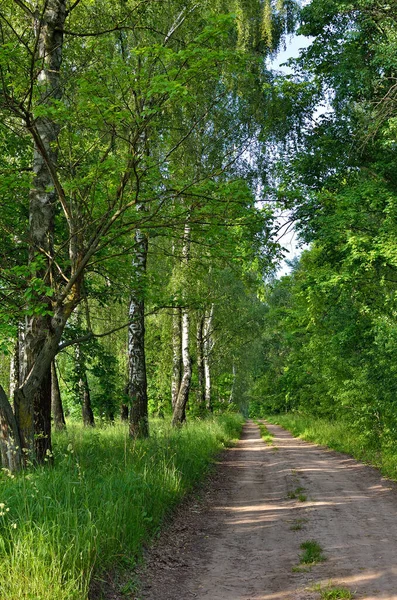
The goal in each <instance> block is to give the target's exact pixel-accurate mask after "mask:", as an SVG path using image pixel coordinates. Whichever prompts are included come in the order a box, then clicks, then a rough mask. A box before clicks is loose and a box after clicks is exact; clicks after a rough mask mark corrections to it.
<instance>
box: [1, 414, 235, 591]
mask: <svg viewBox="0 0 397 600" xmlns="http://www.w3.org/2000/svg"><path fill="white" fill-rule="evenodd" d="M241 425H242V418H241V417H240V416H238V415H227V416H226V415H225V416H222V417H218V418H214V419H211V420H206V421H198V422H193V423H191V424H189V425H188V426H186V427H183V428H182V429H180V430H172V429H171V428H170V427H169V426H168V425H167V424H166V423H165V422H164V421H162V420H158V421H156V422H154V423H152V424H151V426H152V436H151V438H150V439H149V440H143V441H137V442H136V441H135V442H134V441H131V440H130V439H129V438H128V430H127V426H125V425H122V424H117V425H114V426H108V427H106V428H101V429H84V428H83V427H82V426H80V425H79V424H74V423H69V424H68V431H67V432H66V433H58V434H57V435H56V436H55V440H54V456H55V467H54V468H38V469H36V470H34V471H30V472H26V473H22V474H21V475H18V476H15V477H14V476H10V474H9V473H8V472H7V471H5V470H3V471H2V474H1V476H0V532H1V536H0V598H7V600H25V599H26V600H33V599H34V600H38V599H40V600H54V599H56V600H84V599H85V598H86V596H87V591H88V585H89V582H90V578H91V575H92V572H93V570H94V569H95V572H96V573H100V572H101V571H103V570H104V569H106V568H109V567H110V566H112V565H114V564H115V563H117V564H118V565H121V566H123V565H124V566H127V565H132V564H134V562H135V561H136V560H137V558H138V557H139V554H140V551H141V548H142V543H143V542H144V541H147V540H148V539H150V537H152V536H153V535H154V534H155V533H156V532H157V531H158V529H159V527H160V525H161V522H162V520H163V518H164V516H165V514H166V513H167V512H169V511H170V510H171V509H172V507H173V506H175V504H176V503H177V502H178V501H179V500H180V499H181V497H182V496H183V495H184V494H185V493H186V492H187V491H189V490H190V489H191V488H192V487H193V486H194V485H195V484H196V483H197V482H198V481H199V480H200V479H201V478H202V477H204V476H205V474H206V473H207V472H208V470H209V468H210V467H211V463H212V462H213V458H214V456H215V455H216V453H217V452H218V451H219V450H220V449H221V448H222V447H224V446H225V445H227V444H229V443H230V441H231V440H232V439H233V438H238V437H239V433H240V430H241Z"/></svg>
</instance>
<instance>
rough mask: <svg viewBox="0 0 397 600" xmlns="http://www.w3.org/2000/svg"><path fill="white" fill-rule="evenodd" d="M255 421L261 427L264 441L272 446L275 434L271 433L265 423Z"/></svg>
mask: <svg viewBox="0 0 397 600" xmlns="http://www.w3.org/2000/svg"><path fill="white" fill-rule="evenodd" d="M254 423H255V425H257V426H258V427H259V431H260V434H261V438H262V439H263V441H264V442H265V443H266V444H268V445H269V446H271V445H272V444H273V438H274V435H273V434H272V433H270V431H269V430H268V428H267V427H266V425H264V424H263V423H260V421H254Z"/></svg>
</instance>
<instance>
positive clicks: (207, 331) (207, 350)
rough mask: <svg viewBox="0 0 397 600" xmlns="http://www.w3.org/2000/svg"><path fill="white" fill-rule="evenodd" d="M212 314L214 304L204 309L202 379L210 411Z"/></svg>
mask: <svg viewBox="0 0 397 600" xmlns="http://www.w3.org/2000/svg"><path fill="white" fill-rule="evenodd" d="M213 316H214V305H213V304H212V305H211V308H210V310H208V311H206V315H205V318H204V357H203V358H204V380H205V386H204V387H205V406H206V408H207V410H209V411H212V399H211V369H210V356H211V352H212V348H213V346H214V342H213V331H212V321H213Z"/></svg>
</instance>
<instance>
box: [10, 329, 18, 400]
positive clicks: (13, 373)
mask: <svg viewBox="0 0 397 600" xmlns="http://www.w3.org/2000/svg"><path fill="white" fill-rule="evenodd" d="M19 352H20V344H19V332H18V334H17V339H16V340H15V344H14V351H13V353H12V356H11V362H10V395H9V398H13V397H14V394H15V390H17V389H18V388H19V384H20V377H19V362H20V361H19Z"/></svg>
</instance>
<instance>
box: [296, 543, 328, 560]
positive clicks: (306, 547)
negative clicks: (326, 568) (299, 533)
mask: <svg viewBox="0 0 397 600" xmlns="http://www.w3.org/2000/svg"><path fill="white" fill-rule="evenodd" d="M300 548H301V550H303V553H302V554H301V555H300V557H299V562H300V564H301V565H315V564H317V563H319V562H324V561H325V560H326V558H325V556H324V554H323V549H322V548H321V546H320V544H319V543H318V542H316V541H315V540H307V541H306V542H303V543H302V544H301V545H300Z"/></svg>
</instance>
